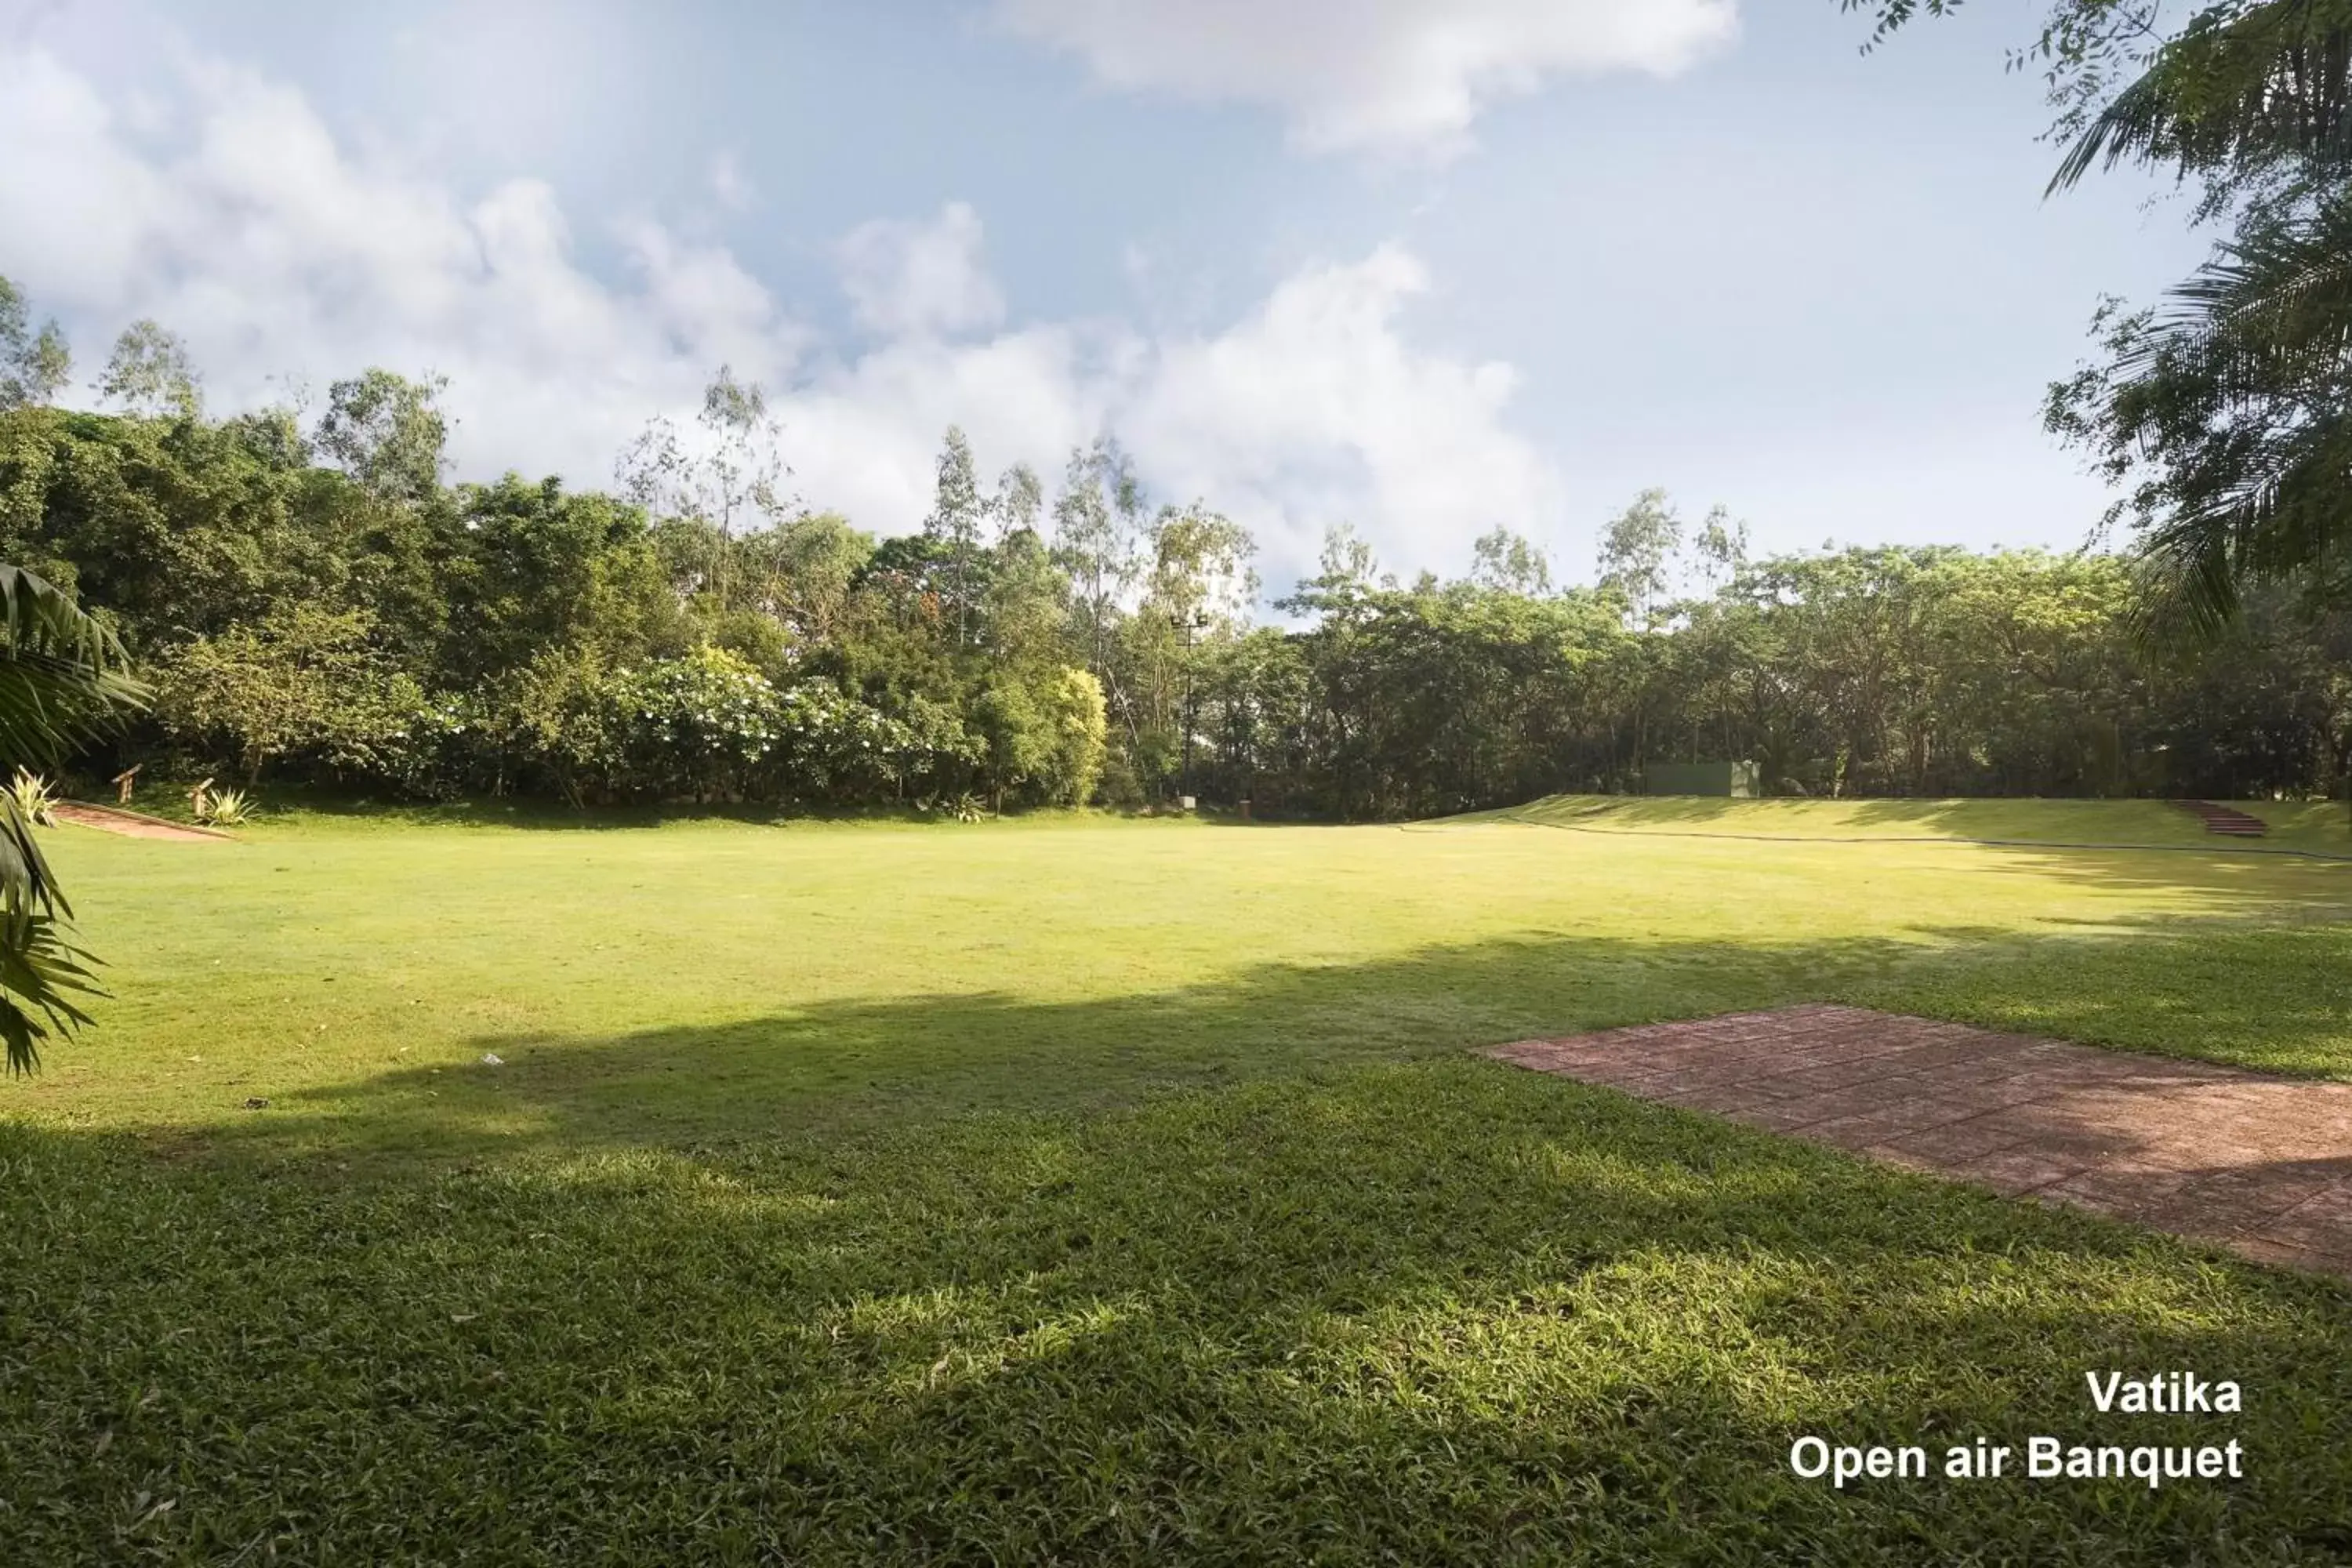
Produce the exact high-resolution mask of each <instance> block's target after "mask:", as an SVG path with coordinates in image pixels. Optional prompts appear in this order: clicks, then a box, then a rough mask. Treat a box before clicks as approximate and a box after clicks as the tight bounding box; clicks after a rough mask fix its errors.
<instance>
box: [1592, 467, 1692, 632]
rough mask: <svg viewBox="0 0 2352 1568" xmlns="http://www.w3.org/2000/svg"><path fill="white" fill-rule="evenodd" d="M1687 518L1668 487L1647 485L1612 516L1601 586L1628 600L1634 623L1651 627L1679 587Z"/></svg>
mask: <svg viewBox="0 0 2352 1568" xmlns="http://www.w3.org/2000/svg"><path fill="white" fill-rule="evenodd" d="M1682 542H1683V521H1682V517H1681V514H1680V513H1678V512H1676V511H1675V508H1674V503H1673V502H1671V501H1669V500H1667V499H1666V492H1665V491H1664V490H1662V489H1646V490H1643V492H1642V493H1641V494H1640V495H1638V496H1636V497H1634V498H1633V505H1632V506H1629V507H1627V508H1626V509H1625V510H1623V511H1622V512H1619V513H1618V514H1617V515H1616V516H1615V517H1613V518H1612V519H1611V520H1610V521H1609V526H1608V527H1607V528H1606V529H1605V530H1603V531H1602V532H1601V586H1602V587H1603V588H1611V589H1614V590H1615V591H1616V592H1617V593H1619V594H1621V595H1623V596H1624V599H1625V605H1626V613H1627V614H1628V615H1629V616H1631V617H1632V619H1633V625H1635V626H1648V625H1649V624H1650V619H1651V617H1652V616H1654V614H1655V613H1656V611H1657V610H1658V608H1659V606H1661V605H1664V603H1665V601H1666V599H1667V597H1668V596H1669V595H1671V594H1672V592H1673V590H1674V581H1675V579H1674V571H1675V556H1676V554H1677V553H1678V552H1680V551H1681V549H1682Z"/></svg>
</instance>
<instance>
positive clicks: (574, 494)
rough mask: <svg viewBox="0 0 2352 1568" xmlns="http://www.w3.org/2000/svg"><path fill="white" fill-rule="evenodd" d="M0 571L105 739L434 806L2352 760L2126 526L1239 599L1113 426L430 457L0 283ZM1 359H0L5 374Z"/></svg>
mask: <svg viewBox="0 0 2352 1568" xmlns="http://www.w3.org/2000/svg"><path fill="white" fill-rule="evenodd" d="M0 289H5V292H0V302H5V310H0V318H5V319H0V329H8V330H10V331H13V334H14V335H13V337H12V338H9V339H8V340H7V341H5V342H0V353H5V355H6V363H5V370H0V400H4V401H5V404H6V407H5V409H0V560H6V561H11V562H15V563H19V564H21V565H23V566H26V567H27V568H29V569H31V570H32V571H34V572H36V573H37V574H41V575H42V576H44V577H46V578H47V579H48V580H49V581H51V582H54V583H56V584H59V585H60V586H62V587H64V588H66V589H67V590H68V591H69V592H70V593H71V594H73V595H75V596H76V597H77V598H78V600H79V603H80V604H81V605H83V606H85V607H86V608H88V609H89V611H90V612H91V613H92V614H93V615H95V616H97V617H98V618H99V619H100V621H101V622H102V623H103V624H104V625H105V626H107V628H108V629H109V630H110V633H111V634H112V635H113V636H114V637H118V638H119V639H120V642H121V647H123V649H124V650H126V653H127V656H128V657H129V658H130V659H131V661H132V663H133V665H134V667H135V668H137V669H138V670H139V671H140V673H141V674H142V678H143V679H145V680H146V681H147V682H148V684H149V685H150V687H151V688H152V700H151V702H150V704H149V706H148V707H147V709H146V710H145V711H144V712H143V713H141V714H139V715H137V716H135V717H133V718H131V720H130V721H128V722H127V723H126V724H125V725H122V726H120V727H118V728H117V729H115V730H114V731H110V733H108V734H106V735H104V736H101V737H100V738H99V739H98V740H96V741H94V742H91V743H90V744H89V746H88V747H87V748H85V750H84V752H83V754H82V755H81V756H80V757H79V765H80V767H81V768H82V770H83V771H84V772H85V773H90V774H92V775H95V776H104V775H103V770H111V769H113V768H115V767H117V766H119V765H124V764H127V763H131V762H136V761H151V760H156V759H161V765H159V766H158V767H157V768H156V769H155V770H154V772H155V773H190V772H195V771H205V772H214V773H220V774H223V775H224V776H228V777H234V778H236V779H237V780H238V781H240V782H242V783H246V784H256V783H267V782H269V781H273V780H275V781H282V782H289V783H290V782H304V783H310V784H326V785H332V786H338V787H344V788H352V789H359V790H365V791H372V792H393V793H396V794H399V795H405V796H410V797H416V798H428V799H429V798H446V797H455V796H479V795H490V796H501V795H506V796H526V797H532V796H535V797H542V798H549V799H560V800H563V801H568V802H571V803H572V804H575V805H598V804H614V803H627V802H659V801H677V800H695V801H703V802H754V803H765V804H774V805H790V806H799V807H808V808H819V807H823V808H833V807H855V806H862V805H876V804H887V803H894V802H898V803H906V804H910V805H924V806H926V807H940V806H953V807H956V808H959V809H965V810H971V809H979V808H982V807H996V808H1002V807H1011V806H1016V805H1084V804H1088V803H1103V804H1108V805H1116V806H1129V807H1132V806H1146V805H1156V804H1160V803H1164V802H1168V801H1170V800H1171V799H1173V798H1174V797H1176V796H1178V795H1183V794H1192V795H1197V796H1200V797H1202V798H1205V799H1207V800H1209V801H1212V802H1216V803H1222V804H1227V805H1232V804H1236V803H1238V802H1240V801H1243V800H1248V801H1250V802H1251V803H1252V805H1253V807H1254V809H1255V810H1256V811H1258V812H1260V813H1262V814H1291V815H1300V816H1339V817H1382V816H1416V815H1426V814H1433V813H1441V812H1447V811H1456V810H1465V809H1473V808H1477V807H1483V806H1489V805H1501V804H1507V803H1510V802H1515V801H1519V800H1524V799H1526V798H1528V797H1530V796H1533V795H1541V794H1545V793H1549V792H1553V791H1561V790H1579V791H1632V790H1638V789H1640V788H1641V787H1642V786H1643V776H1644V773H1645V772H1646V771H1647V770H1648V769H1650V768H1652V767H1654V766H1655V765H1656V764H1658V763H1666V762H1687V761H1696V760H1703V759H1738V760H1741V761H1748V762H1752V763H1754V764H1755V765H1756V769H1757V774H1758V777H1759V781H1760V782H1761V784H1762V785H1763V787H1764V788H1766V789H1767V790H1768V791H1769V792H1772V793H1780V794H1812V795H1864V794H1867V795H2004V794H2014V795H2162V794H2196V795H2221V796H2245V795H2267V794H2273V793H2291V794H2306V793H2322V792H2326V791H2328V790H2330V789H2333V788H2335V787H2336V786H2337V785H2338V784H2340V783H2341V782H2342V781H2343V780H2344V778H2345V777H2346V775H2347V767H2352V677H2347V673H2346V672H2347V670H2352V661H2347V653H2352V625H2347V618H2346V616H2344V615H2343V614H2342V613H2341V612H2340V611H2337V610H2336V609H2334V608H2332V607H2331V606H2332V601H2331V600H2330V599H2329V597H2328V596H2327V595H2324V594H2318V593H2314V592H2309V591H2306V590H2305V589H2302V588H2297V587H2294V586H2293V585H2289V584H2273V585H2266V586H2256V587H2254V588H2253V589H2252V590H2250V592H2249V595H2248V597H2247V600H2246V603H2245V605H2244V606H2243V610H2242V614H2241V615H2239V616H2237V617H2236V618H2235V619H2234V620H2233V621H2232V622H2231V625H2230V627H2229V629H2228V630H2227V631H2226V633H2225V634H2224V640H2223V641H2222V643H2221V645H2220V646H2219V647H2212V648H2207V649H2204V650H2201V651H2200V652H2198V653H2196V654H2193V655H2192V654H2188V653H2180V654H2175V653H2169V652H2167V651H2165V649H2164V647H2163V646H2162V645H2160V644H2151V643H2150V642H2149V640H2148V639H2147V638H2146V637H2144V636H2141V635H2139V633H2140V631H2141V629H2142V628H2141V627H2140V626H2138V623H2137V618H2136V616H2137V607H2138V605H2140V603H2141V595H2140V585H2141V584H2140V576H2141V571H2142V568H2141V567H2139V566H2138V565H2137V564H2136V563H2134V562H2133V561H2131V560H2129V559H2126V558H2124V557H2119V556H2116V555H2108V554H2101V553H2089V552H2085V553H2073V554H2053V553H2046V552H2032V551H2025V552H1993V553H1989V554H1988V553H1971V552H1965V551H1961V550H1957V549H1948V548H1946V549H1914V548H1893V547H1885V548H1854V549H1846V550H1841V551H1830V552H1822V553H1816V554H1804V555H1774V556H1768V557H1764V558H1761V559H1751V558H1750V556H1749V554H1748V548H1747V541H1746V535H1745V530H1744V529H1742V528H1741V527H1739V526H1738V524H1736V523H1735V522H1733V521H1732V520H1731V519H1730V518H1729V517H1728V516H1727V514H1726V513H1724V512H1723V511H1722V510H1721V509H1717V510H1716V511H1714V512H1712V513H1710V514H1708V515H1707V516H1706V518H1705V519H1704V520H1702V521H1698V522H1696V523H1695V524H1688V523H1686V522H1685V520H1684V519H1683V517H1682V516H1681V514H1680V513H1679V512H1678V511H1677V510H1676V509H1675V507H1674V505H1673V504H1672V502H1671V501H1670V500H1668V499H1667V497H1666V496H1665V495H1664V493H1663V492H1661V491H1651V492H1647V493H1645V494H1644V495H1643V496H1642V497H1640V498H1638V499H1637V500H1635V501H1634V502H1633V505H1631V506H1630V507H1628V508H1627V509H1626V510H1625V511H1624V512H1623V513H1622V515H1620V516H1619V517H1618V518H1616V519H1615V520H1613V521H1612V523H1611V524H1610V526H1609V527H1608V529H1607V530H1606V532H1605V537H1604V543H1603V548H1602V551H1601V559H1600V560H1599V562H1598V563H1597V565H1598V568H1599V571H1598V581H1597V582H1596V583H1595V584H1593V585H1591V586H1582V585H1578V586H1565V587H1563V586H1558V585H1556V584H1555V583H1554V580H1553V572H1552V565H1551V563H1549V561H1548V560H1546V559H1545V557H1544V556H1543V554H1542V552H1539V551H1538V550H1537V549H1536V548H1535V547H1534V546H1533V545H1532V544H1531V543H1530V542H1528V541H1527V540H1525V539H1522V538H1519V537H1517V536H1515V535H1513V534H1511V533H1509V532H1507V531H1502V530H1496V531H1493V532H1490V533H1488V534H1487V535H1486V536H1485V537H1483V538H1481V539H1479V540H1478V541H1477V542H1476V545H1475V561H1474V565H1473V568H1472V570H1471V571H1470V573H1469V574H1467V575H1466V576H1465V577H1463V578H1460V579H1457V580H1452V581H1446V580H1441V579H1440V578H1438V577H1437V576H1435V575H1433V574H1428V573H1423V574H1420V575H1418V576H1417V577H1415V578H1413V579H1412V580H1411V581H1401V580H1400V579H1399V578H1398V577H1397V576H1396V575H1394V574H1391V573H1388V572H1384V571H1383V570H1382V569H1381V564H1380V563H1379V562H1378V561H1377V560H1376V559H1375V558H1374V555H1373V552H1372V551H1371V549H1370V547H1369V545H1367V544H1366V543H1365V542H1363V541H1361V540H1360V539H1358V538H1356V537H1355V536H1354V535H1353V534H1352V533H1350V532H1349V531H1347V530H1345V529H1338V530H1335V531H1332V533H1331V534H1330V535H1329V536H1328V539H1327V541H1326V543H1325V547H1324V550H1323V552H1322V557H1321V560H1320V563H1319V566H1318V570H1317V572H1316V573H1315V574H1314V575H1313V576H1311V577H1310V578H1308V579H1307V580H1306V581H1304V582H1302V583H1299V584H1297V585H1296V587H1295V588H1294V589H1293V590H1292V591H1290V592H1289V593H1288V594H1286V595H1284V596H1282V597H1280V598H1279V599H1277V600H1276V602H1275V604H1276V609H1277V610H1278V611H1280V612H1281V616H1280V618H1278V619H1277V620H1276V621H1274V622H1272V623H1270V624H1261V623H1259V622H1258V621H1257V620H1256V618H1255V610H1256V606H1257V604H1258V586H1259V585H1258V583H1257V579H1256V577H1255V574H1254V572H1253V570H1252V564H1251V563H1252V561H1253V558H1254V555H1255V545H1254V542H1253V541H1252V540H1251V538H1250V536H1249V534H1248V532H1247V531H1245V530H1244V529H1243V528H1242V527H1240V526H1239V525H1237V524H1236V523H1234V521H1232V520H1230V519H1228V518H1226V517H1224V516H1223V515H1222V514H1220V513H1219V512H1217V511H1216V510H1214V509H1213V508H1212V507H1211V506H1209V505H1207V504H1205V503H1202V502H1198V501H1196V502H1193V503H1192V504H1187V505H1170V504H1154V503H1153V502H1152V501H1151V500H1150V498H1149V497H1148V496H1147V495H1146V493H1145V490H1144V488H1143V486H1142V485H1141V484H1140V482H1139V480H1138V479H1137V472H1136V466H1135V464H1134V463H1133V462H1132V461H1131V460H1130V458H1129V456H1128V454H1126V453H1125V452H1124V451H1122V450H1121V449H1120V447H1118V444H1117V443H1116V442H1115V441H1113V440H1110V439H1104V440H1102V441H1098V442H1097V443H1095V444H1094V445H1092V446H1090V447H1085V448H1082V449H1079V450H1076V451H1074V452H1072V453H1071V454H1070V455H1069V458H1068V461H1067V463H1066V466H1065V468H1064V469H1063V471H1062V472H1061V473H1060V474H1059V475H1058V476H1056V477H1055V479H1054V481H1053V482H1052V483H1051V484H1048V483H1046V482H1045V481H1044V480H1042V479H1040V477H1039V476H1037V475H1036V474H1034V472H1032V471H1030V470H1029V469H1027V468H1024V467H1021V466H1018V465H1016V466H1014V467H1013V468H1009V469H1007V470H1005V471H1003V473H1001V474H999V475H998V476H996V477H995V478H994V479H983V477H982V466H981V464H980V462H979V460H978V458H977V457H976V455H975V454H974V453H973V451H972V450H971V447H970V444H969V443H968V442H967V441H966V440H965V438H964V437H963V435H962V434H961V432H960V431H957V430H954V429H950V430H949V431H948V432H947V433H946V437H945V440H944V444H943V446H942V448H941V451H940V456H939V459H938V465H937V472H936V485H935V491H934V503H933V507H932V510H931V513H930V515H929V518H928V519H927V520H926V521H925V523H924V525H923V528H922V530H921V531H919V532H918V533H914V534H910V535H907V536H903V537H897V538H887V539H886V538H877V537H876V536H874V535H873V534H871V533H868V532H866V531H861V530H859V529H858V528H856V526H855V525H854V523H853V522H852V521H851V520H848V519H846V518H844V517H842V516H840V515H838V514H836V513H833V512H828V511H823V510H811V509H809V508H807V507H805V506H803V505H802V504H801V503H800V501H799V500H797V499H796V498H794V497H793V495H792V494H791V493H790V474H789V470H788V468H787V467H786V465H785V462H784V460H783V445H782V437H783V433H782V430H781V429H780V427H779V426H778V425H777V423H776V422H775V420H774V419H773V417H772V415H771V413H770V411H769V409H768V407H767V405H766V401H765V397H764V395H763V394H762V392H761V389H760V388H759V387H758V386H756V385H753V384H748V383H745V382H742V381H740V380H739V379H737V378H736V377H734V376H733V375H732V374H728V373H726V372H724V371H722V372H721V373H720V374H719V375H718V376H717V377H716V378H715V379H714V380H713V381H712V383H711V384H710V386H709V391H708V394H707V395H706V398H705V401H704V407H703V410H702V413H701V416H700V417H699V418H698V419H697V420H695V421H693V422H691V423H690V424H689V425H688V426H685V427H683V428H681V427H677V426H672V425H670V424H667V423H665V422H660V421H656V423H655V424H654V425H652V426H649V427H648V428H647V430H646V433H645V435H644V436H643V437H641V438H640V439H639V440H637V441H636V442H635V443H634V444H633V445H632V447H630V448H629V450H628V451H627V452H626V453H625V454H624V455H623V457H622V458H621V460H620V462H619V464H618V465H617V467H616V473H615V479H614V486H613V487H612V489H610V490H604V491H591V490H572V489H568V488H566V487H565V486H564V485H563V484H562V483H560V482H559V481H557V480H555V479H542V480H538V481H531V480H526V479H523V478H521V477H520V476H519V475H515V474H509V475H507V476H506V477H504V478H502V479H499V480H497V481H496V482H492V483H455V484H453V483H450V482H448V480H447V477H446V476H447V463H446V450H445V448H446V439H447V424H446V418H445V417H444V416H443V414H442V413H441V410H440V407H439V403H438V397H439V394H440V391H441V389H440V387H439V385H438V384H436V383H434V382H430V381H415V380H409V379H405V378H403V377H401V376H398V375H395V374H390V373H388V372H384V371H381V370H374V371H370V372H368V373H366V374H362V375H360V376H356V377H353V378H352V379H349V380H346V381H341V382H337V383H335V384H333V385H332V386H331V388H330V390H329V392H328V394H327V396H326V398H325V400H324V405H323V407H322V408H321V409H320V410H319V411H318V412H317V414H316V415H315V416H311V417H304V416H301V415H300V414H299V413H298V412H297V411H295V410H293V409H290V408H274V409H268V410H262V411H257V412H248V413H241V414H236V415H232V416H226V417H213V416H208V415H207V414H206V413H205V408H204V403H203V397H202V390H201V386H200V384H199V382H198V379H197V377H196V375H195V373H194V369H193V367H192V366H191V365H190V364H189V363H188V358H187V355H186V353H185V351H184V349H183V348H182V346H181V345H180V344H179V343H178V342H177V341H176V340H175V339H174V338H173V336H172V334H170V333H169V332H167V331H164V330H163V329H162V328H160V327H158V326H156V325H155V324H154V323H152V322H142V323H139V324H137V325H135V326H134V327H133V328H131V330H130V331H126V332H125V333H124V334H123V336H122V338H121V342H119V343H118V344H117V347H116V351H115V353H114V354H113V356H112V358H111V360H110V363H109V364H108V366H107V369H106V371H105V374H103V376H102V377H101V378H100V389H101V393H102V395H103V398H104V400H105V405H106V407H105V410H104V411H102V412H88V411H78V410H72V409H67V408H63V407H59V406H56V405H54V403H53V402H52V401H51V399H52V398H53V397H54V395H55V394H56V392H57V391H58V389H59V388H60V387H61V386H62V385H63V384H65V382H66V379H67V377H68V374H69V369H68V367H69V363H70V362H69V356H68V353H67V348H66V344H65V343H64V341H63V338H62V336H61V335H60V334H58V333H57V332H55V331H41V332H38V333H35V332H33V331H29V330H27V328H26V311H25V310H24V306H23V301H22V300H21V298H20V297H19V296H18V295H17V294H16V291H15V290H14V289H6V288H5V284H0ZM10 378H13V379H10Z"/></svg>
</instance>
